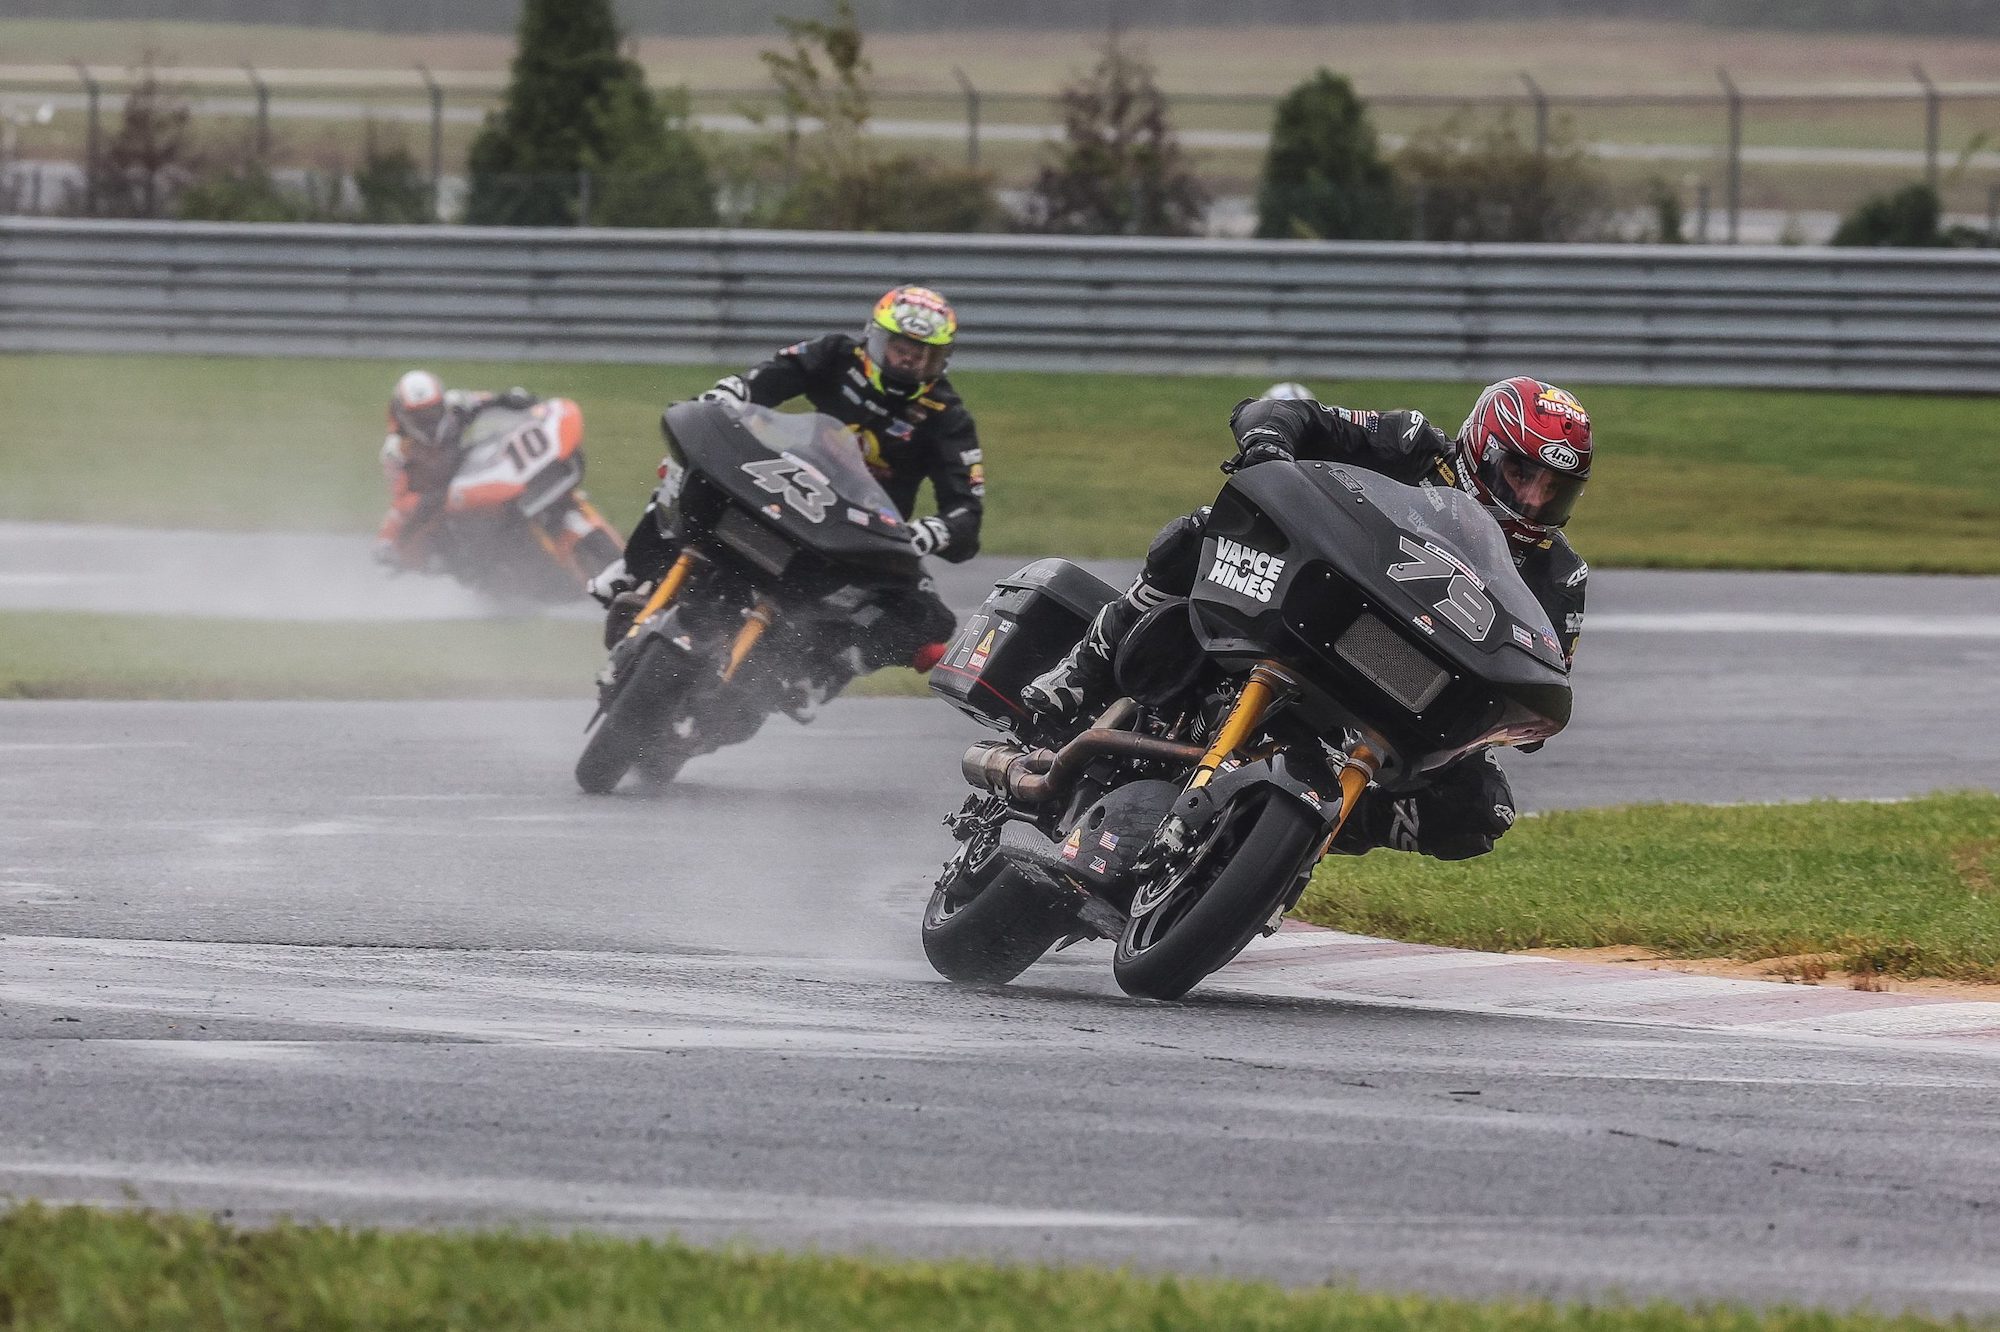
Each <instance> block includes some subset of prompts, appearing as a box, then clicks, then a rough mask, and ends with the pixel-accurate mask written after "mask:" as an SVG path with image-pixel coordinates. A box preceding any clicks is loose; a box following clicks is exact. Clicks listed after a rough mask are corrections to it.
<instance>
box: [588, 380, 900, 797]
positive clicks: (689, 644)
mask: <svg viewBox="0 0 2000 1332" xmlns="http://www.w3.org/2000/svg"><path fill="white" fill-rule="evenodd" d="M662 426H663V428H664V430H665V432H666V437H667V451H668V457H667V461H666V463H665V464H664V465H663V470H662V474H661V483H660V489H659V491H658V493H657V494H656V496H655V510H654V512H655V520H656V521H657V522H658V523H659V525H660V530H661V533H662V535H664V536H665V537H666V538H667V539H668V540H669V541H670V542H671V543H673V545H674V546H676V547H678V549H679V552H680V553H679V555H678V556H677V558H676V559H675V561H674V563H673V565H672V567H671V568H670V569H668V571H667V572H666V574H665V575H664V576H663V577H662V578H661V579H660V580H659V584H658V586H656V587H655V588H654V589H653V591H652V594H651V596H650V597H649V598H648V599H647V600H646V602H645V604H644V605H643V606H642V607H641V608H640V610H639V611H638V614H637V616H636V617H635V618H634V620H633V623H632V626H631V628H630V629H629V630H628V631H627V632H626V633H625V635H624V636H623V638H621V639H620V640H619V641H618V642H617V643H616V644H615V645H614V646H613V648H612V651H611V659H610V661H609V663H608V664H607V665H606V667H605V671H604V673H603V674H602V675H601V676H600V677H599V685H598V710H597V714H596V716H594V717H593V718H592V719H591V723H590V725H591V726H593V727H594V728H595V729H594V730H593V731H592V733H591V736H590V740H589V742H588V743H587V744H586V745H585V746H584V750H583V754H582V757H580V758H579V759H578V760H577V763H576V781H577V785H579V786H581V787H582V788H583V789H584V790H585V791H588V792H591V793H592V794H599V795H601V794H605V793H608V792H610V791H611V790H613V789H615V788H616V787H617V785H618V784H619V782H620V781H622V780H623V779H624V778H625V776H626V774H627V773H628V772H630V771H632V770H633V769H635V768H636V769H638V770H639V772H640V773H641V774H642V776H643V777H644V778H645V779H646V780H648V781H649V782H651V783H653V784H655V785H659V784H663V783H666V782H670V781H672V780H673V778H674V777H675V776H676V775H677V774H678V773H679V771H680V769H681V766H682V765H683V764H685V763H686V762H687V761H688V760H689V759H690V758H693V757H695V756H696V755H698V754H705V753H709V752H712V751H714V750H717V749H720V748H722V747H723V746H724V745H731V744H736V743H739V742H741V741H743V740H747V739H749V738H750V737H751V736H752V735H753V734H755V733H756V731H757V729H758V728H759V727H761V726H762V725H763V724H764V721H765V720H766V719H767V718H768V717H769V716H770V715H771V714H772V713H774V712H781V711H782V712H786V713H788V714H790V715H792V716H793V717H794V718H795V719H797V720H800V721H807V720H810V718H811V715H812V710H813V709H814V708H815V707H816V706H817V704H818V703H819V702H820V701H823V700H824V699H825V698H828V697H831V696H832V695H833V694H834V693H837V692H838V691H839V690H840V688H841V687H842V686H844V685H845V684H846V683H847V682H848V681H849V680H850V679H852V678H853V677H854V675H855V674H856V673H857V672H858V671H859V670H860V669H861V663H860V661H859V659H858V657H857V656H856V655H855V652H856V648H857V645H858V639H857V635H858V634H859V633H864V632H866V629H867V626H869V625H870V624H872V623H873V622H874V621H875V620H877V619H879V618H880V617H881V615H882V613H883V612H882V610H881V608H880V607H879V605H878V604H877V599H878V598H879V597H880V596H881V595H882V594H884V593H891V592H900V591H905V590H907V589H909V588H911V587H913V586H915V585H916V584H917V583H918V581H919V580H920V579H921V578H922V576H923V571H922V568H921V563H920V561H919V559H918V556H917V551H916V547H915V545H914V544H913V542H912V540H911V535H910V529H909V527H908V525H907V524H906V523H904V522H903V520H902V517H901V516H900V515H899V514H898V512H897V510H896V506H895V504H894V502H893V501H891V500H890V498H889V496H888V493H887V492H885V491H884V490H883V489H882V487H881V485H880V483H878V482H877V481H876V480H875V478H874V476H873V475H872V474H871V473H870V472H869V471H868V467H867V464H866V463H865V462H864V461H863V460H862V453H861V446H860V444H859V443H858V442H857V441H856V439H855V437H854V434H853V432H852V431H850V430H849V429H848V428H847V427H846V426H844V425H842V424H841V423H840V422H838V421H836V420H834V419H833V418H832V417H828V416H820V415H817V414H785V413H780V412H776V411H773V410H771V409H770V408H767V407H757V406H742V407H737V406H728V405H724V404H722V403H716V402H701V401H695V402H683V403H676V404H675V405H674V406H672V407H669V408H668V409H667V413H666V417H665V419H664V421H663V422H662ZM587 729H588V728H587Z"/></svg>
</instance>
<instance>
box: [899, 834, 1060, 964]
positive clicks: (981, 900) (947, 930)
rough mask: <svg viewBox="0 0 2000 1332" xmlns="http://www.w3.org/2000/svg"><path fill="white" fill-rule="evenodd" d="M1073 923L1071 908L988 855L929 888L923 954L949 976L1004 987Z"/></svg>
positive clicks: (999, 860)
mask: <svg viewBox="0 0 2000 1332" xmlns="http://www.w3.org/2000/svg"><path fill="white" fill-rule="evenodd" d="M1075 927H1076V920H1075V918H1074V917H1073V916H1072V915H1071V914H1070V912H1069V911H1068V909H1067V908H1065V907H1063V906H1061V905H1059V904H1057V903H1056V902H1053V901H1051V900H1050V898H1049V895H1048V893H1046V892H1045V891H1043V890H1042V889H1041V888H1038V887H1037V886H1036V885H1035V884H1034V882H1033V881H1032V880H1030V879H1029V878H1028V877H1027V876H1026V875H1024V874H1022V873H1021V872H1020V871H1019V870H1017V869H1015V868H1013V867H1012V866H1010V865H1008V864H1007V862H1006V861H1004V860H1002V859H1001V858H1000V857H998V856H990V857H988V859H987V860H986V862H985V863H984V864H983V865H980V866H977V867H974V868H961V869H960V870H959V871H958V872H957V873H955V874H951V875H949V876H947V877H946V878H945V879H944V880H943V881H942V882H940V883H939V884H938V886H937V887H936V888H934V889H932V890H931V900H930V903H929V905H928V906H926V907H925V908H924V956H925V957H927V958H929V959H930V963H931V966H932V967H933V968H935V969H936V971H937V974H938V975H940V976H943V977H944V978H945V979H946V980H952V981H957V982H959V983H960V984H963V985H1005V984H1006V983H1007V982H1008V981H1010V980H1013V979H1014V978H1015V977H1016V976H1018V975H1020V974H1021V973H1022V972H1024V971H1026V970H1027V969H1028V968H1029V967H1031V966H1033V965H1034V964H1035V963H1036V961H1038V960H1039V959H1040V958H1041V956H1042V954H1044V953H1046V952H1048V951H1049V949H1050V948H1051V947H1052V946H1054V945H1055V944H1056V943H1057V942H1059V941H1060V940H1061V939H1062V938H1063V936H1064V935H1066V934H1068V933H1069V932H1070V931H1071V930H1073V929H1074V928H1075Z"/></svg>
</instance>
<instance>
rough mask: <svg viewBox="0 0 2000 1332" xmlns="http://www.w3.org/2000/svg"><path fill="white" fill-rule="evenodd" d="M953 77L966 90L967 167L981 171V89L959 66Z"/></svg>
mask: <svg viewBox="0 0 2000 1332" xmlns="http://www.w3.org/2000/svg"><path fill="white" fill-rule="evenodd" d="M951 76H952V77H953V78H955V79H957V80H958V86H959V87H960V88H962V89H964V90H965V165H966V166H967V167H969V168H970V169H972V170H974V171H977V170H979V89H977V88H975V87H973V86H972V80H971V79H968V78H966V77H965V71H964V70H962V69H960V68H959V67H958V66H957V65H953V66H952V67H951Z"/></svg>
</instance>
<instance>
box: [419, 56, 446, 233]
mask: <svg viewBox="0 0 2000 1332" xmlns="http://www.w3.org/2000/svg"><path fill="white" fill-rule="evenodd" d="M417 73H419V74H421V75H422V76H423V79H424V91H425V92H427V93H429V94H430V96H431V221H433V222H435V221H437V220H438V215H439V213H440V212H442V211H443V209H444V89H443V87H441V86H440V85H439V84H438V81H437V80H436V79H435V78H433V77H432V76H431V67H430V66H429V65H418V66H417Z"/></svg>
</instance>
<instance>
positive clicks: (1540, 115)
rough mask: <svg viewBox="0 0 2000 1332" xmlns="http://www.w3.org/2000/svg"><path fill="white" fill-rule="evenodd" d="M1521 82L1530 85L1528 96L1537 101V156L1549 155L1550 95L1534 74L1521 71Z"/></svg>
mask: <svg viewBox="0 0 2000 1332" xmlns="http://www.w3.org/2000/svg"><path fill="white" fill-rule="evenodd" d="M1521 82H1522V83H1525V84H1526V85H1527V86H1528V96H1529V97H1531V98H1533V99H1534V102H1535V156H1536V157H1547V156H1548V155H1549V95H1548V94H1547V93H1545V92H1543V91H1542V85H1541V84H1539V83H1536V82H1535V80H1534V76H1533V75H1531V74H1529V73H1528V72H1527V71H1526V70H1522V71H1521Z"/></svg>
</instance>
